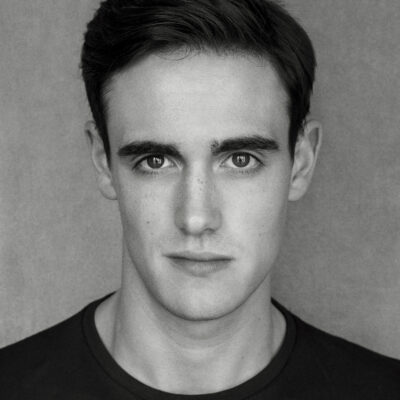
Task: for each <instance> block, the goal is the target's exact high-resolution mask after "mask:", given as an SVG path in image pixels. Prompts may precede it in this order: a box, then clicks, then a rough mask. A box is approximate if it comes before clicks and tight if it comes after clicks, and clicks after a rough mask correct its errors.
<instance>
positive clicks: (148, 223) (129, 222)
mask: <svg viewBox="0 0 400 400" xmlns="http://www.w3.org/2000/svg"><path fill="white" fill-rule="evenodd" d="M170 197H171V193H170V191H169V190H168V188H164V187H163V186H161V185H148V184H147V185H146V184H142V183H140V182H132V179H130V180H128V179H125V180H123V177H121V178H120V180H119V185H118V203H119V208H120V213H121V219H122V225H123V228H124V232H125V235H126V236H127V237H129V238H130V242H134V243H139V242H140V245H142V246H143V245H144V244H145V243H147V242H148V241H149V240H150V239H154V238H156V237H158V236H160V234H161V233H162V231H163V230H165V228H166V226H167V224H168V221H167V220H168V219H169V218H170V204H171V201H170Z"/></svg>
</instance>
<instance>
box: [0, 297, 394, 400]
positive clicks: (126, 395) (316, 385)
mask: <svg viewBox="0 0 400 400" xmlns="http://www.w3.org/2000/svg"><path fill="white" fill-rule="evenodd" d="M100 302H101V300H98V301H96V302H94V303H91V304H89V305H88V306H87V307H86V308H85V309H83V310H82V311H81V312H80V313H78V314H76V315H75V316H73V317H71V318H69V319H68V320H66V321H64V322H62V323H60V324H58V325H56V326H54V327H52V328H49V329H47V330H45V331H43V332H41V333H38V334H36V335H34V336H31V337H30V338H27V339H24V340H23V341H21V342H19V343H16V344H13V345H10V346H8V347H6V348H4V349H2V350H0V398H1V399H5V400H14V399H18V400H48V399H57V400H67V399H68V400H103V399H104V400H133V399H143V400H144V399H148V400H151V399H163V400H197V399H199V400H200V399H201V400H211V399H218V400H239V399H241V400H242V399H254V400H255V399H268V400H278V399H279V400H289V399H290V400H295V399H297V400H313V399H316V400H327V399H330V400H347V399H348V400H350V399H351V400H358V399H362V400H369V399H371V400H381V399H388V400H389V399H390V400H395V399H400V361H397V360H394V359H391V358H388V357H384V356H382V355H379V354H377V353H374V352H372V351H369V350H367V349H365V348H363V347H360V346H358V345H355V344H353V343H350V342H348V341H346V340H343V339H340V338H337V337H335V336H332V335H330V334H327V333H325V332H322V331H320V330H318V329H316V328H314V327H312V326H310V325H308V324H307V323H305V322H303V321H302V320H300V319H299V318H297V317H296V316H294V315H293V314H291V313H290V312H288V311H287V310H286V309H285V308H283V307H282V306H280V305H279V304H277V303H276V302H274V304H275V305H276V306H277V307H278V308H279V310H280V311H281V312H282V313H283V315H284V317H285V319H286V323H287V329H286V334H285V338H284V340H283V343H282V345H281V348H280V349H279V351H278V353H277V354H276V355H275V357H274V358H273V359H272V361H271V362H270V363H269V364H268V366H267V367H266V368H265V369H264V370H262V371H261V372H260V373H258V374H257V375H256V376H254V377H253V378H251V379H250V380H248V381H247V382H244V383H243V384H240V385H238V386H236V387H235V388H232V389H228V390H225V391H222V392H218V393H213V394H207V395H177V394H170V393H166V392H162V391H159V390H156V389H154V388H151V387H149V386H146V385H145V384H143V383H141V382H139V381H137V380H136V379H135V378H133V377H132V376H130V375H129V374H127V373H126V372H125V371H124V370H123V369H122V368H121V367H120V366H119V365H118V364H117V363H116V362H115V361H114V359H113V358H112V357H111V355H110V354H109V353H108V351H107V349H106V347H105V346H104V344H103V343H102V341H101V339H100V337H99V335H98V332H97V330H96V327H95V323H94V311H95V309H96V307H97V305H98V304H99V303H100Z"/></svg>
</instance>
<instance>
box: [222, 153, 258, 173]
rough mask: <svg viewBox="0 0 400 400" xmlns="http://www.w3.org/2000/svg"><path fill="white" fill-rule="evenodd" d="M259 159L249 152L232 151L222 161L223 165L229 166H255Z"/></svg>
mask: <svg viewBox="0 0 400 400" xmlns="http://www.w3.org/2000/svg"><path fill="white" fill-rule="evenodd" d="M258 164H259V161H258V160H257V159H256V158H255V157H254V156H252V155H251V154H249V153H234V154H231V155H230V156H229V158H228V159H227V160H226V161H224V166H226V167H229V168H236V169H238V168H241V169H242V168H255V167H257V165H258Z"/></svg>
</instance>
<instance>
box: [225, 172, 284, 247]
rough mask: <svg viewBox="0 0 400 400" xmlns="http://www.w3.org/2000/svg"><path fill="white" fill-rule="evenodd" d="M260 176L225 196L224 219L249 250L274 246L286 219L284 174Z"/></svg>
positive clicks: (277, 243) (277, 241) (276, 244)
mask: <svg viewBox="0 0 400 400" xmlns="http://www.w3.org/2000/svg"><path fill="white" fill-rule="evenodd" d="M263 178H264V180H260V181H259V182H257V184H256V185H252V186H251V187H250V186H249V187H246V188H245V189H246V190H242V191H241V192H240V193H238V192H235V193H236V194H235V196H233V195H230V196H228V198H230V199H234V200H232V201H230V202H229V203H230V205H229V207H228V209H229V210H228V209H227V210H226V211H227V212H226V213H225V220H226V223H227V224H228V226H229V227H230V228H229V230H230V231H234V232H236V234H237V235H238V236H240V237H241V242H242V243H246V244H247V248H248V249H249V250H250V251H252V252H255V251H256V252H260V251H261V252H263V253H264V252H268V251H269V249H270V248H271V247H277V246H278V245H279V242H280V238H281V235H282V232H283V228H284V226H285V221H286V207H287V201H288V200H287V199H288V189H289V181H288V179H287V175H282V176H277V177H271V178H267V179H265V178H266V177H265V176H264V177H263Z"/></svg>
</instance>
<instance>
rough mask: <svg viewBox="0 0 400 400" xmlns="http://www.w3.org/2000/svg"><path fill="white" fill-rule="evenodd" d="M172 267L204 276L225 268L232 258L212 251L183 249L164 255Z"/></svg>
mask: <svg viewBox="0 0 400 400" xmlns="http://www.w3.org/2000/svg"><path fill="white" fill-rule="evenodd" d="M166 256H167V257H168V258H169V259H170V260H171V262H172V264H173V266H174V267H177V268H179V269H181V270H183V271H184V272H185V273H188V274H190V275H194V276H197V277H205V276H207V275H209V274H211V273H214V272H218V271H221V270H223V269H225V268H227V267H228V266H229V264H230V262H231V261H232V260H233V258H232V257H229V256H227V255H224V254H219V253H212V252H192V251H183V252H178V253H170V254H167V255H166Z"/></svg>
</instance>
